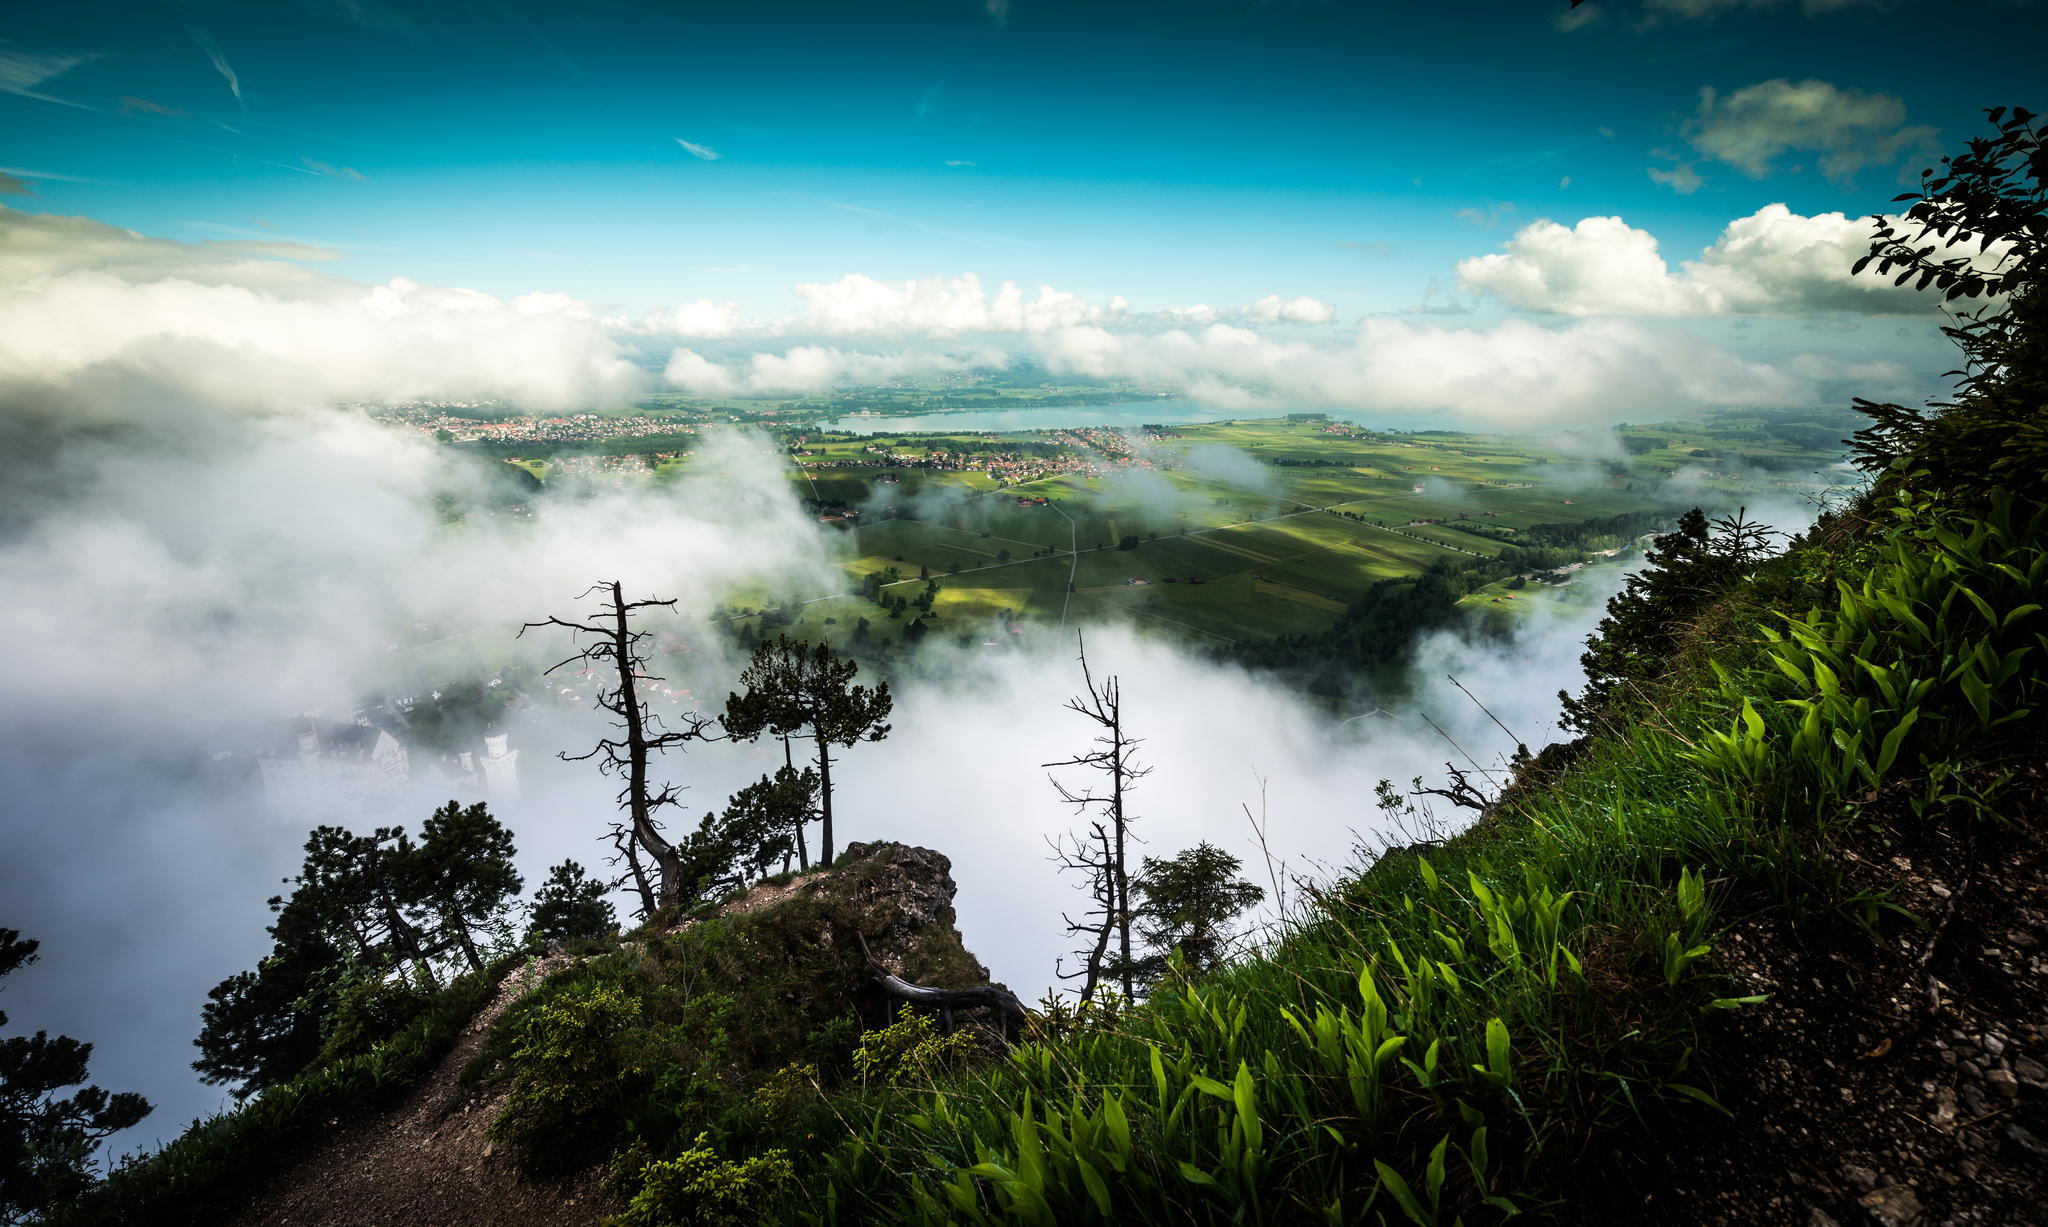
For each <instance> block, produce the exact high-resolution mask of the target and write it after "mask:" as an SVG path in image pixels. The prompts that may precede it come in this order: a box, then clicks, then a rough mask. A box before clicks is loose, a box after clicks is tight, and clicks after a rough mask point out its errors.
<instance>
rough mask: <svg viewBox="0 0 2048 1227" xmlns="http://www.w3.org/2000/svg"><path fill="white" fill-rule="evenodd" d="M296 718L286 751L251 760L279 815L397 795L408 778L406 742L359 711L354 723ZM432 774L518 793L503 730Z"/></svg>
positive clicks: (503, 796)
mask: <svg viewBox="0 0 2048 1227" xmlns="http://www.w3.org/2000/svg"><path fill="white" fill-rule="evenodd" d="M300 723H301V728H300V730H299V732H298V733H297V734H296V737H295V743H296V744H295V746H294V748H293V749H290V750H286V749H284V748H282V747H280V749H279V750H278V751H277V752H273V753H266V754H263V755H262V756H261V757H259V758H258V759H257V765H258V767H259V769H260V771H261V774H262V779H263V797H264V800H265V801H267V802H269V803H270V806H271V808H272V809H274V810H275V811H277V812H278V813H280V814H283V815H286V816H288V817H292V818H297V819H312V820H318V819H321V818H324V817H326V816H329V815H332V814H333V813H334V812H335V811H337V810H351V809H361V808H363V807H364V806H366V805H369V804H372V803H375V802H380V801H386V800H391V799H394V798H396V797H397V796H398V795H399V794H400V793H401V792H402V791H403V790H404V788H405V786H406V784H407V783H408V782H410V781H411V780H412V778H413V770H412V756H411V754H410V753H409V752H408V751H407V750H406V748H405V743H404V742H402V741H400V740H399V739H398V738H397V736H395V735H394V734H393V733H392V732H391V731H390V730H389V729H385V728H380V727H377V726H376V725H373V724H371V723H370V721H369V720H368V718H367V717H365V716H361V715H358V716H357V717H356V720H355V723H353V724H332V723H327V722H323V721H321V720H319V719H318V718H316V717H307V718H305V719H304V720H303V721H301V722H300ZM432 775H433V778H435V779H437V780H440V781H444V782H446V781H450V780H451V777H452V782H453V783H455V784H457V785H459V786H461V787H462V788H463V790H464V791H467V790H471V789H473V790H476V791H478V792H482V793H484V794H485V795H487V796H489V797H490V798H492V799H493V800H511V799H512V798H514V797H517V796H518V795H519V751H517V750H514V749H512V748H511V747H510V745H509V743H508V742H507V739H506V736H505V734H503V733H492V734H489V735H488V736H486V737H485V738H484V752H483V755H482V756H481V757H478V756H477V755H476V754H474V753H473V752H472V751H469V750H464V751H463V752H462V753H461V754H460V755H459V756H457V759H456V760H455V761H454V762H448V761H445V760H444V761H443V762H442V763H441V764H440V769H439V770H438V771H436V772H432Z"/></svg>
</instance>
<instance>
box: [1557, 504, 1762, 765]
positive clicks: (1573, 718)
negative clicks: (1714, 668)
mask: <svg viewBox="0 0 2048 1227" xmlns="http://www.w3.org/2000/svg"><path fill="white" fill-rule="evenodd" d="M1773 535H1774V534H1773V533H1772V532H1771V530H1769V529H1767V528H1763V527H1762V526H1760V525H1757V524H1753V523H1750V522H1748V521H1745V520H1744V519H1743V518H1742V514H1741V513H1740V512H1737V513H1736V514H1735V515H1733V516H1729V517H1725V518H1723V519H1720V520H1715V521H1712V522H1711V523H1710V522H1709V521H1708V520H1707V517H1706V514H1705V513H1704V512H1702V511H1701V510H1700V509H1699V508H1697V507H1695V508H1693V509H1692V510H1691V511H1688V512H1686V513H1685V514H1684V515H1682V516H1680V517H1679V519H1678V527H1677V528H1676V529H1674V530H1672V531H1671V532H1668V533H1664V534H1662V535H1660V536H1659V537H1658V538H1657V540H1656V543H1655V544H1654V545H1652V546H1651V547H1650V550H1649V552H1648V555H1647V557H1648V560H1649V565H1648V566H1645V567H1644V568H1643V569H1641V570H1640V571H1637V572H1635V573H1634V574H1632V575H1630V576H1629V577H1628V579H1627V580H1626V581H1625V582H1624V584H1623V586H1622V590H1621V592H1620V593H1618V594H1616V596H1615V597H1614V599H1613V600H1611V601H1609V602H1608V603H1607V616H1606V617H1604V618H1602V619H1601V620H1600V625H1599V626H1598V627H1597V628H1595V629H1594V631H1593V634H1592V636H1591V637H1589V638H1588V639H1587V640H1586V652H1585V654H1584V655H1582V656H1580V657H1579V663H1580V664H1582V665H1584V666H1585V669H1586V690H1585V693H1584V694H1582V695H1580V696H1579V697H1578V698H1573V697H1572V696H1570V695H1569V694H1566V693H1565V692H1563V691H1559V692H1558V698H1559V699H1560V700H1561V701H1562V702H1563V704H1564V718H1563V720H1562V723H1563V724H1564V726H1565V727H1567V728H1572V729H1577V730H1579V731H1581V732H1585V731H1590V730H1591V729H1592V728H1593V727H1594V725H1595V724H1596V723H1597V722H1598V721H1599V719H1600V718H1601V716H1602V715H1603V713H1605V712H1606V711H1607V710H1608V708H1609V707H1610V706H1611V705H1612V704H1613V703H1614V702H1615V700H1616V698H1617V696H1619V695H1620V694H1622V693H1624V692H1625V691H1627V689H1628V688H1629V687H1630V686H1632V685H1638V684H1640V683H1643V682H1647V681H1650V680H1651V679H1653V678H1656V677H1658V676H1659V675H1661V674H1662V673H1663V671H1664V669H1665V668H1666V667H1667V666H1668V665H1669V663H1670V661H1671V657H1672V654H1673V653H1674V652H1675V651H1676V649H1677V647H1678V641H1679V636H1680V635H1681V634H1682V633H1683V631H1684V630H1685V628H1686V627H1687V626H1689V625H1690V624H1691V623H1692V621H1693V620H1694V619H1696V618H1697V617H1699V615H1700V613H1701V612H1702V611H1704V610H1705V609H1706V608H1707V606H1708V605H1709V604H1710V603H1711V602H1712V601H1713V600H1714V599H1715V598H1717V597H1719V596H1721V595H1722V594H1724V593H1726V592H1727V591H1729V590H1730V589H1731V588H1733V587H1735V585H1737V584H1738V583H1740V582H1741V581H1742V580H1743V579H1744V578H1745V577H1747V576H1748V574H1749V572H1750V569H1751V568H1752V567H1754V566H1755V565H1756V564H1757V563H1758V562H1760V561H1762V560H1763V558H1764V557H1766V556H1767V555H1768V554H1769V553H1770V540H1771V537H1772V536H1773Z"/></svg>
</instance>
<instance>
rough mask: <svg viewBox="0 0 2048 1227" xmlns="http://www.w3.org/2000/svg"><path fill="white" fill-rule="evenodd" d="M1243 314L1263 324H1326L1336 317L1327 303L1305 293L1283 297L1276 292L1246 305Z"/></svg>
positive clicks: (1333, 310)
mask: <svg viewBox="0 0 2048 1227" xmlns="http://www.w3.org/2000/svg"><path fill="white" fill-rule="evenodd" d="M1245 314H1246V315H1248V316H1250V317H1251V318H1252V319H1254V320H1257V321H1259V322H1260V323H1264V324H1278V323H1287V324H1327V323H1329V322H1330V321H1331V320H1332V319H1334V318H1336V315H1337V312H1336V310H1335V309H1334V308H1332V307H1331V306H1330V305H1329V304H1328V303H1324V302H1317V301H1316V300H1315V299H1313V298H1309V297H1307V296H1306V295H1304V296H1302V297H1300V298H1286V299H1283V298H1281V297H1280V296H1279V295H1278V294H1268V295H1266V296H1265V297H1264V298H1261V299H1260V300H1259V301H1257V302H1255V303H1253V304H1252V305H1251V306H1249V307H1246V308H1245Z"/></svg>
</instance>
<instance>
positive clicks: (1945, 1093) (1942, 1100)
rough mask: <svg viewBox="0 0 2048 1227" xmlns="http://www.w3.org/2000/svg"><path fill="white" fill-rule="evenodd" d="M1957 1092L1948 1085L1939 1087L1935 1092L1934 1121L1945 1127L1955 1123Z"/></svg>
mask: <svg viewBox="0 0 2048 1227" xmlns="http://www.w3.org/2000/svg"><path fill="white" fill-rule="evenodd" d="M1955 1119H1956V1093H1955V1091H1953V1090H1952V1089H1950V1088H1948V1087H1945V1086H1944V1087H1937V1088H1936V1089H1935V1092H1934V1123H1935V1124H1937V1125H1940V1126H1941V1127H1943V1128H1947V1127H1948V1126H1950V1125H1952V1124H1954V1123H1955Z"/></svg>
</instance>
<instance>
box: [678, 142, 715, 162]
mask: <svg viewBox="0 0 2048 1227" xmlns="http://www.w3.org/2000/svg"><path fill="white" fill-rule="evenodd" d="M676 144H678V145H681V146H682V147H683V151H684V152H685V153H687V154H689V155H690V156H691V157H693V158H696V159H697V160H698V161H700V162H716V161H718V160H719V159H720V158H722V157H724V156H725V155H724V154H722V153H720V152H718V151H717V150H716V149H713V148H712V147H711V146H709V145H699V144H698V143H697V142H695V141H686V140H684V139H683V138H682V137H680V136H679V137H677V138H676Z"/></svg>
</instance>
